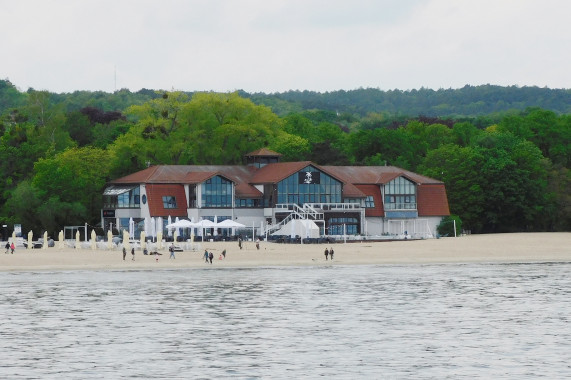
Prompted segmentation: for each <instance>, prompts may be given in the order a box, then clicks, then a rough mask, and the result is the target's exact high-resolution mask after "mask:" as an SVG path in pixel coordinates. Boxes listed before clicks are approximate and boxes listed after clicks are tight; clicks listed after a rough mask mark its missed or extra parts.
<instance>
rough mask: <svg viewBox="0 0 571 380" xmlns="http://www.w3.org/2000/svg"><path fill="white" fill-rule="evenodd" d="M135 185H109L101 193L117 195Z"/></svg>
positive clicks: (131, 188)
mask: <svg viewBox="0 0 571 380" xmlns="http://www.w3.org/2000/svg"><path fill="white" fill-rule="evenodd" d="M136 187H137V186H109V187H108V188H106V189H105V191H104V192H103V195H119V194H123V193H126V192H128V191H131V190H133V189H134V188H136Z"/></svg>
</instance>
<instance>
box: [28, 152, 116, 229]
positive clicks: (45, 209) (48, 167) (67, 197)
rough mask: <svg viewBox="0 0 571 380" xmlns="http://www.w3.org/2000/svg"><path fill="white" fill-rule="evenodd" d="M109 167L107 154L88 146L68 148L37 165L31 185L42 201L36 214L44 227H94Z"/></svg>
mask: <svg viewBox="0 0 571 380" xmlns="http://www.w3.org/2000/svg"><path fill="white" fill-rule="evenodd" d="M109 167H110V164H109V158H108V155H107V153H106V152H105V151H104V150H101V149H97V148H91V147H84V148H73V149H68V150H66V151H65V152H62V153H59V154H57V155H55V156H54V157H53V158H44V159H40V160H39V161H38V162H36V164H35V165H34V177H33V179H32V186H33V187H34V188H35V189H36V191H37V195H38V198H39V199H40V200H41V202H42V204H41V207H40V209H39V211H41V212H40V214H43V217H42V225H43V227H44V228H46V229H47V228H54V226H57V227H58V228H61V227H63V223H67V224H70V223H71V224H74V225H77V224H83V223H85V222H87V223H90V224H96V223H97V222H98V221H99V218H100V216H99V212H100V209H101V206H102V189H103V187H104V186H105V183H106V182H107V180H108V179H109ZM59 209H61V210H62V212H61V213H60V212H59V211H58V210H59ZM64 217H65V219H64ZM52 232H55V231H54V230H52Z"/></svg>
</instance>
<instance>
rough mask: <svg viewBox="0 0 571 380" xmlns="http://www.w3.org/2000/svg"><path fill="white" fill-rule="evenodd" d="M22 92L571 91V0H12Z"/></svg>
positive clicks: (6, 56)
mask: <svg viewBox="0 0 571 380" xmlns="http://www.w3.org/2000/svg"><path fill="white" fill-rule="evenodd" d="M0 16H1V21H0V41H1V43H0V49H1V50H0V79H6V78H7V79H9V80H10V81H11V82H12V83H13V84H14V85H16V86H17V87H18V88H19V89H20V90H22V91H25V90H27V89H28V88H29V87H32V88H34V89H36V90H48V91H52V92H72V91H75V90H90V91H96V90H102V91H107V92H113V91H114V90H116V89H121V88H128V89H130V90H131V91H138V90H140V89H141V88H147V89H153V90H159V89H163V90H171V89H175V90H182V91H201V90H204V91H208V90H214V91H222V92H226V91H234V90H237V89H243V90H245V91H248V92H266V93H271V92H283V91H287V90H312V91H320V92H324V91H334V90H352V89H356V88H359V87H363V88H367V87H373V88H380V89H382V90H390V89H401V90H410V89H418V88H421V87H428V88H433V89H439V88H459V87H462V86H464V85H466V84H470V85H480V84H487V83H489V84H497V85H504V86H508V85H519V86H540V87H544V86H547V87H551V88H571V19H570V16H571V1H568V0H470V1H469V0H410V1H408V0H204V1H200V0H160V1H158V0H152V1H151V0H130V1H129V0H0Z"/></svg>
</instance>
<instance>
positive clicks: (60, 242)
mask: <svg viewBox="0 0 571 380" xmlns="http://www.w3.org/2000/svg"><path fill="white" fill-rule="evenodd" d="M57 240H58V248H59V249H63V230H61V231H60V232H59V234H58V238H57Z"/></svg>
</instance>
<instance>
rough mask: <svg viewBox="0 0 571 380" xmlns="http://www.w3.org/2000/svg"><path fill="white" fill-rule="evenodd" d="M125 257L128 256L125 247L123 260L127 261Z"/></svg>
mask: <svg viewBox="0 0 571 380" xmlns="http://www.w3.org/2000/svg"><path fill="white" fill-rule="evenodd" d="M125 257H127V250H126V249H125V247H123V261H125Z"/></svg>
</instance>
